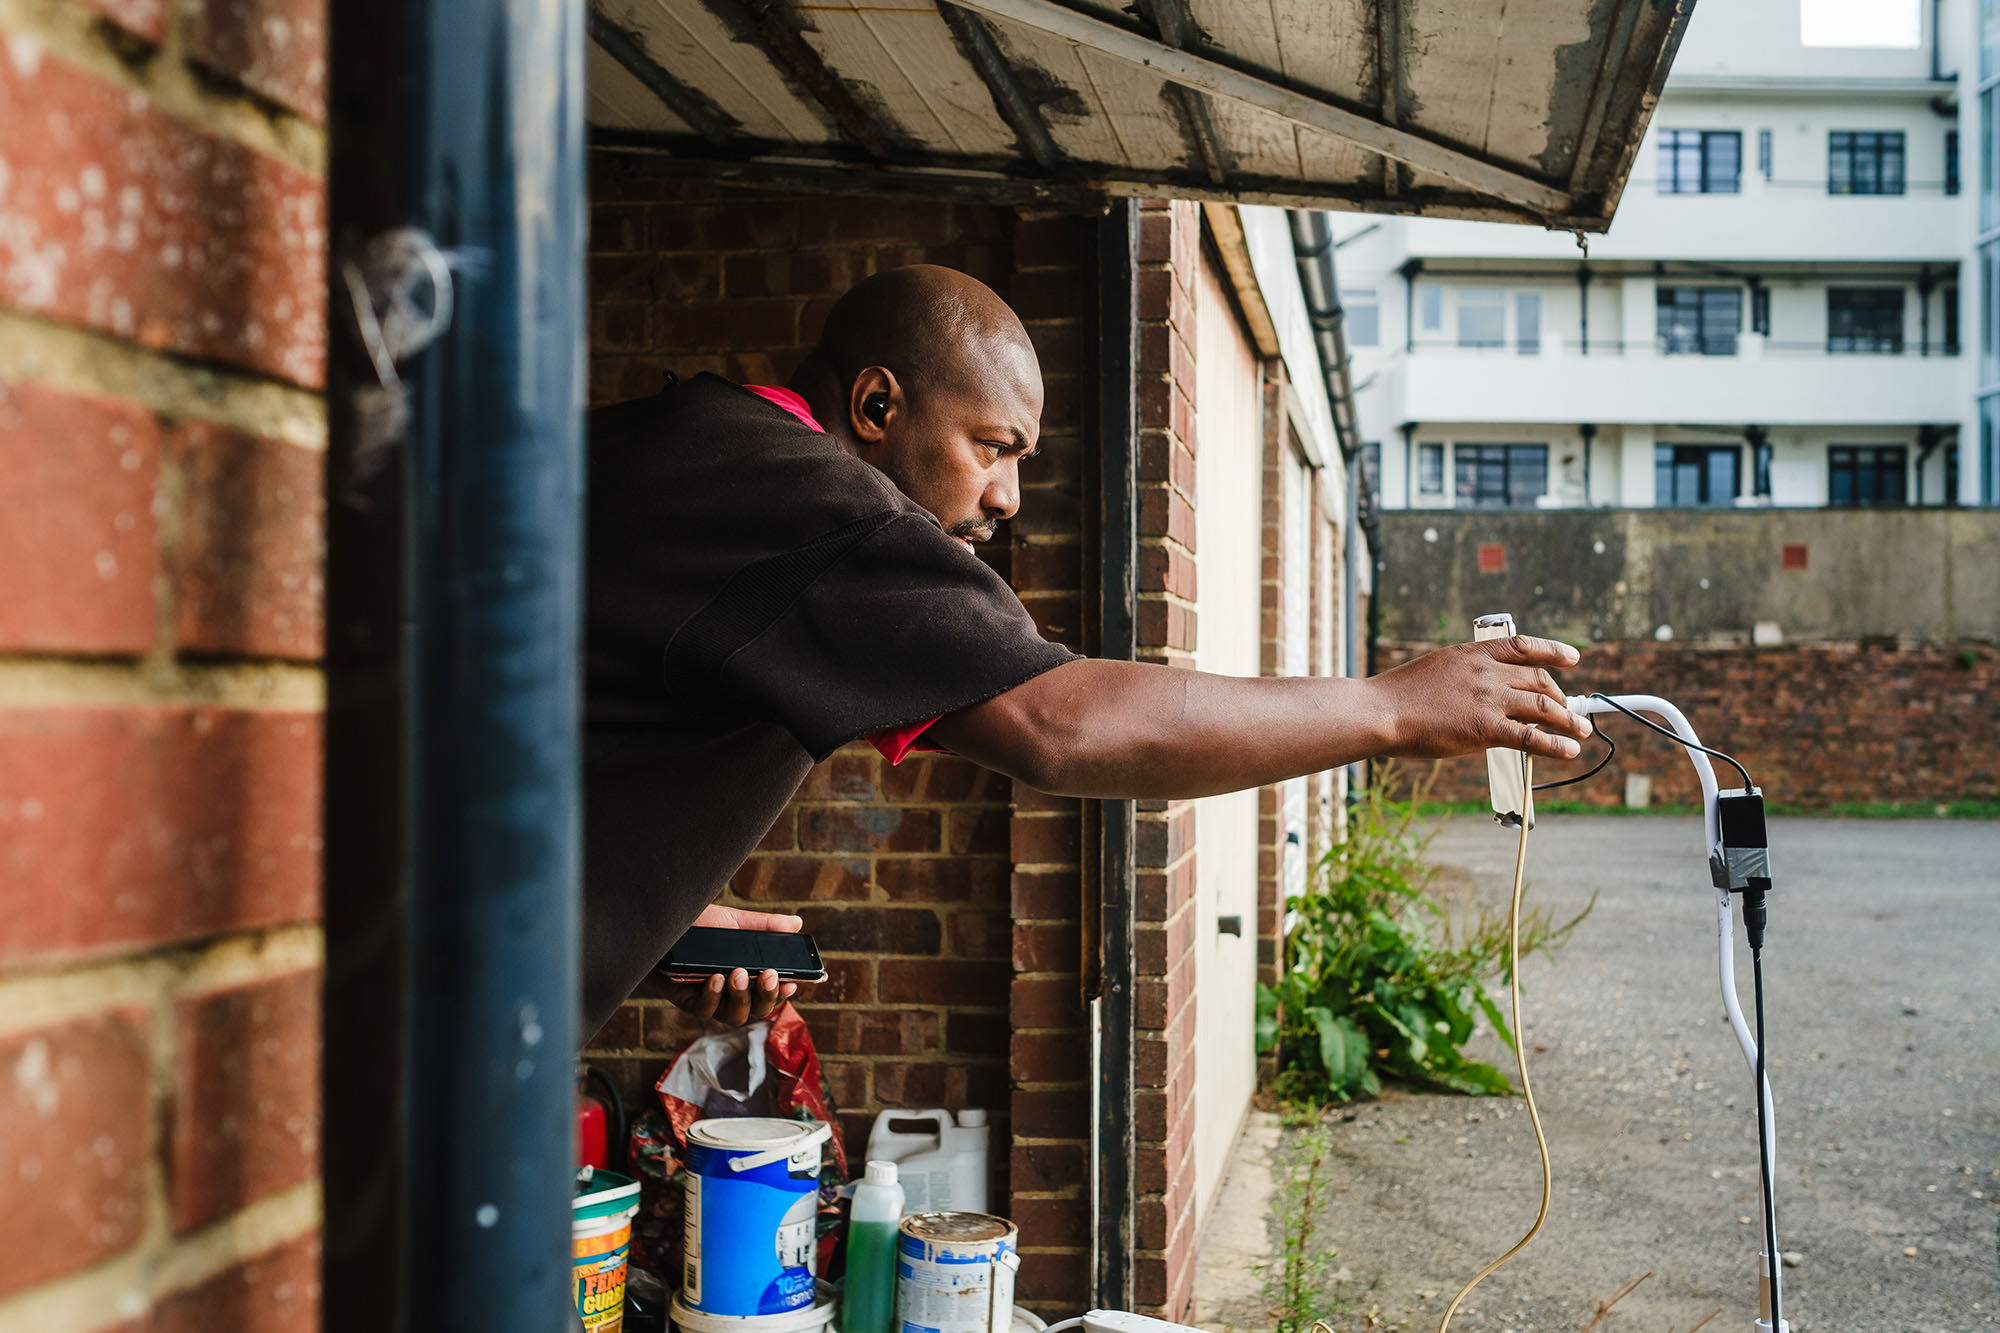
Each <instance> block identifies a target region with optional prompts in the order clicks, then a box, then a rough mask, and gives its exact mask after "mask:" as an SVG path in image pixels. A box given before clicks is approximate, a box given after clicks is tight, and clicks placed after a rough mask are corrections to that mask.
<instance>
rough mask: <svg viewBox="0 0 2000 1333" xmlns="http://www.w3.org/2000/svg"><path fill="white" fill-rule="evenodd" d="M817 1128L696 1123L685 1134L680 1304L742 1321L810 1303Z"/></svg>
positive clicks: (822, 1127)
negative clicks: (684, 1260)
mask: <svg viewBox="0 0 2000 1333" xmlns="http://www.w3.org/2000/svg"><path fill="white" fill-rule="evenodd" d="M832 1132H833V1131H832V1127H831V1126H829V1125H827V1124H825V1123H823V1122H807V1121H799V1120H771V1119H758V1118H754V1117H746V1118H743V1119H722V1120H697V1121H695V1122H694V1124H693V1125H691V1126H689V1127H688V1162H687V1171H686V1179H687V1206H686V1208H685V1209H684V1210H683V1211H684V1215H685V1217H686V1232H685V1244H684V1247H683V1248H684V1249H685V1252H686V1264H685V1267H684V1268H683V1270H682V1286H681V1294H680V1299H681V1301H682V1302H683V1303H684V1304H685V1305H686V1306H687V1308H688V1309H689V1310H690V1311H693V1312H696V1313H699V1314H707V1315H729V1316H734V1317H739V1318H740V1317H744V1316H753V1315H781V1314H790V1313H792V1312H793V1311H795V1310H801V1309H807V1308H809V1307H811V1305H812V1304H813V1250H814V1246H815V1242H816V1237H815V1234H814V1233H815V1231H816V1229H817V1228H816V1223H817V1220H818V1217H819V1160H820V1144H822V1143H824V1142H825V1141H826V1139H827V1138H828V1136H829V1135H831V1134H832Z"/></svg>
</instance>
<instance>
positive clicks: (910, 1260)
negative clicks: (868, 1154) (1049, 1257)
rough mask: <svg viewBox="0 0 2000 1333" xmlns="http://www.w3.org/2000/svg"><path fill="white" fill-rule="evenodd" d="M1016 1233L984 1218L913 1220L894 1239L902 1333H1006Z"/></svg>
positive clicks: (1000, 1220) (917, 1216) (1001, 1221)
mask: <svg viewBox="0 0 2000 1333" xmlns="http://www.w3.org/2000/svg"><path fill="white" fill-rule="evenodd" d="M1020 1266H1021V1255H1020V1232H1019V1231H1018V1230H1016V1228H1015V1226H1014V1224H1013V1223H1012V1222H1009V1221H1008V1220H1007V1219H1006V1218H1004V1217H994V1216H992V1215H991V1214H989V1213H912V1214H911V1215H910V1216H908V1217H906V1218H904V1219H903V1225H902V1228H901V1230H900V1232H899V1233H898V1235H897V1237H896V1319H897V1326H898V1328H899V1330H900V1333H1009V1330H1011V1328H1012V1327H1013V1322H1014V1270H1015V1269H1017V1268H1019V1267H1020Z"/></svg>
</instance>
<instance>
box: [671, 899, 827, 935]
mask: <svg viewBox="0 0 2000 1333" xmlns="http://www.w3.org/2000/svg"><path fill="white" fill-rule="evenodd" d="M694 923H695V924H696V925H697V926H713V927H715V928H717V929H719V930H776V931H782V932H784V933H786V934H796V933H797V932H798V931H800V930H802V929H804V927H805V924H806V923H805V919H804V918H803V917H799V916H794V915H793V914H791V913H790V912H750V911H746V910H744V909H743V908H741V907H724V906H723V905H722V904H721V903H710V904H709V905H708V906H707V907H704V908H702V909H701V915H700V916H698V917H696V918H695V919H694Z"/></svg>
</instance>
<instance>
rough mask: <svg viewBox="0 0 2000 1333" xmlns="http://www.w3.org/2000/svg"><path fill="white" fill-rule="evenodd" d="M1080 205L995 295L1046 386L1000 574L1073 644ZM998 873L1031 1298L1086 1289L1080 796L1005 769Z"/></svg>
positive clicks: (1021, 228)
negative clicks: (1037, 785)
mask: <svg viewBox="0 0 2000 1333" xmlns="http://www.w3.org/2000/svg"><path fill="white" fill-rule="evenodd" d="M1093 236H1094V233H1093V231H1092V229H1091V227H1090V225H1089V224H1088V223H1086V222H1084V221H1083V220H1081V219H1077V218H1065V217H1039V218H1023V219H1022V220H1021V221H1020V222H1018V223H1017V224H1016V227H1015V230H1014V263H1015V269H1014V274H1013V279H1012V283H1011V288H1010V294H1009V299H1010V300H1011V301H1012V302H1013V305H1014V308H1015V310H1016V312H1017V313H1018V314H1019V315H1020V316H1021V319H1022V322H1023V323H1024V324H1026V326H1027V329H1028V334H1029V336H1030V337H1032V338H1033V339H1034V340H1035V349H1036V351H1037V353H1038V354H1039V356H1040V358H1041V362H1042V379H1043V382H1044V384H1045V385H1046V387H1047V391H1048V399H1047V405H1046V407H1045V408H1044V410H1043V414H1042V440H1041V453H1042V456H1041V458H1040V459H1039V460H1037V462H1036V464H1034V465H1031V468H1030V469H1024V470H1023V472H1022V482H1023V485H1022V497H1021V512H1020V514H1019V515H1018V516H1017V517H1016V518H1015V519H1014V520H1013V521H1012V522H1011V523H1010V524H1009V525H1008V526H1009V528H1010V529H1011V530H1012V532H1013V537H1014V550H1013V560H1012V570H1013V581H1014V587H1015V589H1016V590H1017V591H1018V592H1019V593H1020V594H1021V600H1022V602H1023V604H1025V605H1026V606H1027V607H1028V608H1029V609H1030V610H1031V611H1032V612H1033V613H1034V616H1035V623H1036V624H1038V625H1040V626H1041V627H1042V632H1043V633H1045V634H1047V635H1048V636H1049V637H1050V638H1052V639H1055V640H1057V641H1058V642H1061V643H1064V644H1067V645H1068V646H1069V647H1071V648H1076V649H1079V650H1081V649H1082V648H1083V646H1084V643H1083V637H1082V623H1083V582H1084V561H1083V531H1082V522H1083V520H1082V514H1081V509H1082V492H1081V475H1082V471H1081V468H1082V451H1083V440H1082V436H1081V431H1080V427H1079V421H1080V419H1081V416H1082V407H1083V401H1084V394H1085V391H1086V387H1087V381H1086V377H1085V374H1084V366H1083V351H1082V349H1083V310H1082V308H1083V305H1084V303H1085V301H1086V297H1087V292H1086V286H1085V270H1084V255H1085V254H1086V253H1088V251H1089V248H1090V246H1091V244H1092V241H1093ZM1013 799H1014V807H1013V818H1012V820H1011V824H1010V829H1009V845H1010V852H1011V855H1012V857H1013V862H1014V869H1013V875H1012V877H1011V880H1010V884H1009V898H1010V907H1011V909H1012V916H1013V926H1012V930H1011V946H1012V958H1013V967H1014V979H1013V983H1012V986H1011V988H1010V990H1009V996H1008V1013H1007V1017H1008V1022H1009V1025H1010V1026H1011V1029H1012V1031H1011V1033H1010V1036H1009V1039H1008V1063H1009V1073H1010V1075H1011V1077H1012V1080H1013V1095H1012V1097H1011V1099H1010V1111H1011V1114H1012V1121H1013V1124H1012V1128H1013V1143H1012V1147H1011V1151H1010V1152H1009V1155H1008V1162H1009V1167H1008V1174H1009V1183H1010V1185H1011V1187H1012V1197H1011V1207H1012V1209H1013V1213H1012V1216H1013V1217H1014V1219H1015V1221H1016V1222H1017V1223H1018V1224H1019V1226H1020V1228H1021V1271H1020V1274H1019V1277H1018V1280H1017V1286H1016V1290H1017V1293H1018V1295H1019V1298H1020V1299H1021V1300H1022V1301H1023V1302H1024V1303H1026V1304H1029V1305H1031V1306H1033V1307H1035V1308H1036V1309H1037V1310H1039V1311H1040V1312H1042V1313H1044V1314H1048V1315H1051V1316H1053V1315H1056V1314H1059V1313H1060V1314H1064V1315H1068V1314H1073V1313H1075V1312H1076V1311H1077V1310H1079V1309H1082V1308H1084V1306H1085V1305H1087V1304H1088V1302H1089V1299H1090V1287H1091V1276H1090V1250H1089V1243H1090V1228H1091V1218H1090V1186H1089V1178H1088V1162H1089V1134H1090V1123H1089V1107H1090V1086H1089V1070H1090V1059H1089V1034H1088V1031H1087V1030H1086V1027H1085V1021H1084V1010H1083V976H1082V972H1081V969H1082V960H1083V949H1084V941H1083V938H1082V929H1081V917H1082V907H1083V892H1084V883H1085V878H1084V874H1083V866H1082V860H1083V856H1084V851H1083V845H1082V844H1083V833H1082V809H1081V805H1082V803H1081V802H1079V801H1075V800H1068V799H1064V798H1060V797H1052V796H1045V795H1043V794H1042V793H1040V792H1038V791H1035V790H1033V789H1032V788H1029V787H1026V786H1024V785H1022V784H1020V783H1015V784H1014V785H1013Z"/></svg>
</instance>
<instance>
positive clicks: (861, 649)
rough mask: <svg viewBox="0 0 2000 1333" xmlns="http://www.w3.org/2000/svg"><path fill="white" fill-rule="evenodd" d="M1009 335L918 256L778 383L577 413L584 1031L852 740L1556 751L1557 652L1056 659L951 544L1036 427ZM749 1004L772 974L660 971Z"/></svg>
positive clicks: (1021, 770)
mask: <svg viewBox="0 0 2000 1333" xmlns="http://www.w3.org/2000/svg"><path fill="white" fill-rule="evenodd" d="M1041 412H1042V377H1041V369H1040V366H1039V364H1038V363H1037V361H1036V358H1035V352H1034V348H1033V346H1032V345H1031V344H1030V342H1029V340H1028V336H1027V333H1026V331H1025V330H1024V329H1023V328H1022V327H1021V323H1020V321H1019V320H1018V319H1017V318H1015V316H1014V314H1013V312H1012V311H1011V310H1009V309H1008V308H1007V305H1006V303H1005V302H1003V301H1001V300H1000V298H999V297H997V296H996V295H994V293H993V292H992V291H990V290H989V289H987V288H986V287H985V286H984V285H983V284H981V283H979V282H978V281H976V280H974V279H972V278H970V277H967V276H966V275H965V274H962V273H957V272H954V271H952V270H949V269H943V268H936V267H932V266H928V265H917V266H912V267H909V268H900V269H892V270H889V271H887V272H884V273H880V274H877V275H875V276H874V277H871V278H868V279H865V280H864V281H862V282H861V283H859V284H857V285H856V286H855V287H854V288H853V289H852V290H851V291H850V292H848V293H847V295H846V296H844V297H842V298H841V299H840V301H839V302H838V303H836V304H835V306H834V308H833V310H832V311H830V312H829V313H828V315H827V320H826V324H825V327H824V329H823V330H822V332H821V334H820V338H819V342H818V345H817V346H815V347H814V348H813V350H812V351H811V352H810V353H809V354H808V355H807V357H806V359H805V361H804V362H803V363H802V364H801V365H800V367H799V370H798V373H797V374H795V375H794V376H792V378H791V381H790V383H789V384H788V385H787V386H786V387H784V388H778V387H774V386H761V385H749V386H743V385H737V384H733V383H731V382H729V381H727V380H724V379H721V378H719V377H717V376H713V375H698V376H696V377H694V378H693V379H691V380H689V381H687V382H686V383H677V384H670V385H669V386H668V387H667V389H666V390H665V391H663V392H662V393H660V394H659V395H657V396H656V397H653V398H648V399H643V400H640V401H637V402H631V403H622V404H619V405H617V406H615V407H608V408H603V409H599V410H598V411H595V412H593V413H592V414H591V419H590V438H591V445H590V448H591V456H590V466H591V477H590V512H589V525H588V533H589V543H590V548H589V561H590V563H589V597H588V613H587V629H588V645H587V669H588V708H587V730H586V737H587V751H586V793H585V825H586V837H585V876H584V945H585V952H584V1017H585V1023H586V1026H585V1029H584V1031H585V1032H590V1031H592V1030H594V1029H595V1028H596V1026H597V1025H598V1024H600V1023H602V1022H603V1020H604V1019H606V1018H608V1017H609V1016H610V1014H611V1012H612V1011H613V1010H614V1009H615V1008H616V1007H617V1006H618V1004H619V1003H620V1002H621V1001H623V1000H624V999H625V997H626V996H627V995H628V994H630V993H632V992H633V990H634V989H635V988H636V987H638V986H639V985H640V984H641V983H642V982H648V980H649V974H650V973H651V972H652V970H653V968H654V966H655V965H656V964H657V962H658V960H659V959H660V958H661V956H662V955H663V954H665V952H666V951H667V949H669V948H670V947H671V946H672V945H673V943H674V941H675V940H676V939H678V938H679V937H680V935H681V933H682V932H683V931H684V930H685V929H686V928H687V927H688V926H689V925H691V924H697V923H699V924H702V925H717V926H736V927H744V928H751V929H764V930H796V929H798V927H799V919H798V918H797V917H796V916H786V915H778V914H767V913H755V912H741V911H737V910H735V909H731V908H726V907H721V906H719V905H716V904H715V898H716V897H717V895H719V894H720V893H721V891H722V889H723V887H724V886H725V885H726V884H727V883H728V882H729V879H730V877H731V876H732V875H733V874H734V873H735V872H736V870H737V869H738V868H739V867H740V866H741V865H742V864H743V862H744V861H745V860H746V859H747V858H748V857H749V855H750V853H751V852H752V851H753V850H754V849H755V848H756V846H757V844H758V843H759V842H760V841H761V840H762V839H763V838H764V836H765V835H766V833H768V832H769V830H770V828H771V825H772V824H773V823H774V822H775V821H776V820H777V818H778V816H779V815H780V814H781V813H782V812H783V810H784V808H785V806H786V804H787V803H788V802H789V801H790V800H791V798H792V796H793V794H794V793H795V792H796V791H797V789H798V786H799V783H800V782H801V781H802V780H803V779H804V778H805V775H806V773H807V771H808V770H809V769H810V768H811V767H812V765H813V764H814V763H815V762H817V761H819V760H822V759H825V758H826V757H827V756H828V755H830V754H832V753H833V752H834V751H835V750H836V749H838V748H840V747H841V746H842V745H845V744H847V743H848V742H850V741H853V740H857V739H862V738H866V739H867V740H869V741H870V742H872V743H873V744H874V745H875V746H876V748H877V749H879V750H881V751H882V753H883V754H884V755H885V756H886V757H887V758H888V759H889V760H890V761H891V762H892V763H893V762H900V761H901V759H902V758H903V756H904V755H905V754H907V753H908V752H909V751H910V750H911V749H913V748H930V749H940V750H947V751H950V752H952V753H955V754H959V755H962V756H964V757H966V758H968V759H971V760H973V761H974V762H976V763H979V764H982V765H984V766H986V767H987V768H990V769H993V770H995V771H996V772H1000V773H1003V774H1006V775H1007V776H1009V777H1013V778H1017V779H1020V780H1021V781H1023V782H1025V783H1027V784H1028V785H1029V786H1031V787H1034V788H1036V789H1037V790H1040V791H1046V792H1050V793H1052V794H1056V795H1066V796H1090V797H1135V798H1142V799H1159V798H1178V797H1195V796H1208V795H1213V794H1216V793H1218V792H1226V791H1237V790H1241V789H1243V788H1246V787H1255V786H1261V785H1263V784H1266V783H1272V782H1279V781H1282V780H1284V779H1286V778H1291V777H1296V776H1299V775H1301V774H1305V773H1314V772H1319V771H1321V770H1323V769H1329V768H1335V767H1339V766H1341V765H1343V764H1348V763H1352V762H1355V761H1357V760H1360V759H1365V758H1370V757H1375V756H1398V757H1410V758H1434V757H1444V756H1449V755H1457V754H1469V753H1473V752H1475V751H1478V750H1481V749H1485V748H1487V747H1488V746H1513V747H1516V748H1520V749H1525V750H1528V751H1529V752H1531V753H1533V754H1536V755H1540V756H1548V757H1555V758H1570V757H1573V756H1574V755H1575V754H1576V753H1577V749H1578V747H1577V741H1579V740H1581V739H1582V738H1583V737H1585V736H1587V735H1589V732H1590V724H1589V723H1588V722H1587V721H1586V720H1584V719H1582V718H1579V717H1575V716H1572V715H1571V714H1570V712H1569V711H1568V709H1567V708H1566V707H1565V706H1564V704H1563V695H1562V692H1561V691H1560V690H1559V689H1558V688H1557V687H1556V685H1555V682H1554V681H1553V680H1552V679H1551V678H1550V676H1549V674H1548V668H1551V667H1566V666H1571V665H1574V663H1575V662H1576V660H1577V659H1576V653H1575V652H1574V650H1572V649H1570V648H1568V647H1567V646H1565V645H1561V644H1556V643H1551V642H1548V641H1545V640H1540V639H1529V638H1516V639H1510V640H1495V641H1490V642H1486V643H1479V644H1465V645H1459V646H1456V647H1451V648H1445V649H1441V650H1440V651H1438V652H1436V653H1432V654H1430V655H1429V656H1427V657H1423V658H1420V659H1418V660H1416V661H1414V662H1411V663H1409V664H1407V665H1406V666H1403V667H1400V668H1398V669H1397V670H1395V671H1391V672H1389V673H1387V674H1385V675H1382V676H1378V677H1375V678H1373V679H1369V680H1346V679H1329V678H1325V677H1307V678H1281V677H1265V678H1261V679H1238V678H1235V677H1226V676H1211V675H1204V674H1202V673H1200V672H1195V671H1186V670H1181V669H1178V668H1173V667H1163V666H1154V665H1149V664H1145V663H1135V662H1115V661H1102V660H1093V659H1088V658H1082V657H1078V656H1076V655H1075V654H1073V653H1071V652H1069V651H1068V650H1067V649H1065V648H1061V647H1059V646H1057V645H1055V644H1051V643H1049V642H1048V641H1047V640H1045V639H1043V638H1042V637H1041V635H1040V634H1039V633H1037V632H1036V630H1035V626H1034V623H1033V621H1032V620H1031V619H1030V618H1029V616H1028V614H1027V612H1026V611H1025V610H1024V609H1023V608H1022V606H1021V604H1020V601H1019V600H1018V599H1017V598H1016V597H1015V596H1014V594H1013V592H1012V591H1011V590H1010V589H1009V588H1008V587H1007V585H1006V583H1005V582H1004V581H1003V580H1001V579H1000V578H999V577H998V576H997V575H995V574H994V573H993V572H992V570H990V569H989V568H988V567H987V566H986V565H985V564H984V563H983V562H982V561H981V560H980V559H979V557H978V556H977V555H976V554H974V553H973V550H972V547H973V544H974V543H975V542H979V541H983V540H985V539H986V538H988V537H990V536H992V534H993V530H994V525H995V524H997V523H998V522H999V521H1000V520H1001V519H1004V518H1007V517H1009V516H1011V515H1012V514H1013V513H1014V512H1015V511H1016V509H1017V508H1018V507H1019V505H1020V500H1021V489H1020V467H1021V462H1022V460H1023V459H1025V458H1030V457H1032V456H1033V454H1034V450H1035V445H1036V442H1037V440H1038V439H1039V437H1040V433H1041ZM649 984H651V985H654V986H658V987H661V988H662V993H665V994H667V995H668V996H669V997H670V998H671V999H673V1000H674V1002H675V1003H676V1004H679V1005H680V1006H681V1007H682V1008H684V1009H687V1010H689V1011H690V1012H693V1013H696V1014H700V1015H703V1016H713V1017H718V1018H721V1019H723V1020H725V1021H730V1022H742V1021H744V1020H745V1019H754V1018H760V1017H763V1016H764V1015H765V1014H767V1013H769V1012H770V1010H771V1009H772V1008H773V1007H774V1006H775V1005H776V1003H777V1002H778V1001H779V1000H781V999H782V998H784V997H785V996H786V995H788V994H790V993H791V987H790V986H789V985H784V986H781V985H780V984H779V981H778V978H777V976H776V975H775V974H773V973H769V972H767V973H764V974H763V975H761V976H759V977H755V978H752V977H749V976H747V975H746V974H744V973H742V972H738V973H736V974H735V975H733V976H731V977H728V978H722V977H716V978H712V979H711V980H709V981H708V982H706V983H669V982H666V981H664V980H663V979H659V978H652V979H651V981H650V982H649Z"/></svg>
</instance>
